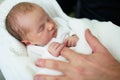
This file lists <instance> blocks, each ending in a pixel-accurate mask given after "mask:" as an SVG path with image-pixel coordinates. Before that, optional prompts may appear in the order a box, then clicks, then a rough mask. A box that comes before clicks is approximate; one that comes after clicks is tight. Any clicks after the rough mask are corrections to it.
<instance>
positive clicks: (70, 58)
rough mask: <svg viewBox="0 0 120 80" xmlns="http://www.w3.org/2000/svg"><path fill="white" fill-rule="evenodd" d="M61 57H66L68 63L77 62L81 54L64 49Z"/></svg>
mask: <svg viewBox="0 0 120 80" xmlns="http://www.w3.org/2000/svg"><path fill="white" fill-rule="evenodd" d="M61 55H62V56H63V57H65V58H66V59H67V60H68V61H70V62H71V61H75V60H76V59H77V58H78V56H80V54H78V53H77V52H75V51H73V50H71V49H69V48H67V47H64V48H63V49H62V51H61Z"/></svg>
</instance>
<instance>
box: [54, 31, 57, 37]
mask: <svg viewBox="0 0 120 80" xmlns="http://www.w3.org/2000/svg"><path fill="white" fill-rule="evenodd" d="M56 36H57V29H55V30H54V32H53V37H55V38H56Z"/></svg>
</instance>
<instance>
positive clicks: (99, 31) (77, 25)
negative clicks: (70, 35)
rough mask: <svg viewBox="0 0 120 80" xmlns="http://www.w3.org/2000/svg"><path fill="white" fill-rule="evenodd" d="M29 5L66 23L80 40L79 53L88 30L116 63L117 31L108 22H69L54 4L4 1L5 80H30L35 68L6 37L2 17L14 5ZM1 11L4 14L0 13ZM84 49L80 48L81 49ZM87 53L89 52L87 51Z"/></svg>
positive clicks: (0, 38) (0, 40)
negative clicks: (34, 5) (107, 50)
mask: <svg viewBox="0 0 120 80" xmlns="http://www.w3.org/2000/svg"><path fill="white" fill-rule="evenodd" d="M22 1H29V2H34V3H37V4H39V5H41V6H42V7H43V8H44V9H45V11H46V12H47V13H48V14H49V15H50V16H51V17H52V18H54V17H60V18H62V19H64V20H65V21H66V23H67V24H68V25H69V27H70V28H71V29H73V30H74V32H76V33H78V36H80V39H81V45H79V46H80V47H78V48H79V49H81V50H83V52H84V50H86V46H89V45H88V44H87V43H86V40H85V37H84V31H85V29H86V28H90V30H91V31H92V33H93V34H94V35H95V36H96V37H98V38H99V39H100V41H101V42H102V43H103V44H104V45H105V46H106V47H107V48H108V49H109V50H110V52H111V53H112V55H113V56H114V57H115V58H116V59H117V60H119V61H120V58H119V56H120V49H119V48H120V44H119V41H120V37H119V35H120V28H119V27H117V26H116V25H114V24H112V23H111V22H102V23H101V22H98V21H96V20H92V21H90V20H88V19H73V18H70V17H68V16H66V15H65V14H64V13H63V12H62V10H61V8H60V7H59V5H58V4H57V3H56V1H55V0H12V1H11V0H5V1H3V2H2V4H1V5H0V44H1V46H0V55H1V56H0V69H1V71H2V73H3V74H4V76H5V78H6V80H33V79H32V78H33V75H34V74H35V71H38V69H37V67H35V66H34V65H33V62H32V61H31V59H30V58H29V57H28V56H27V53H26V48H25V46H24V45H23V44H21V43H20V42H18V41H17V40H16V39H14V38H13V37H12V36H10V35H9V34H8V33H7V31H6V30H5V23H4V20H5V17H6V15H7V14H8V12H9V10H10V9H11V8H12V6H13V5H15V4H16V3H18V2H22ZM3 9H4V10H3ZM82 40H83V41H82ZM83 45H84V47H83ZM89 50H91V49H90V48H89Z"/></svg>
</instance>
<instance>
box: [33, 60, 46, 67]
mask: <svg viewBox="0 0 120 80" xmlns="http://www.w3.org/2000/svg"><path fill="white" fill-rule="evenodd" d="M44 62H45V61H44V60H42V59H38V60H37V61H36V63H35V64H36V66H40V67H42V66H44Z"/></svg>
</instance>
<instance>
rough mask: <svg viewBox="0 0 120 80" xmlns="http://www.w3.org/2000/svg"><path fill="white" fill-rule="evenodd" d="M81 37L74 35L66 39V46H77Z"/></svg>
mask: <svg viewBox="0 0 120 80" xmlns="http://www.w3.org/2000/svg"><path fill="white" fill-rule="evenodd" d="M78 40H79V38H78V36H77V35H72V36H70V37H68V38H66V39H65V40H64V42H63V43H64V44H65V45H66V47H75V46H76V45H77V42H78Z"/></svg>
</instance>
